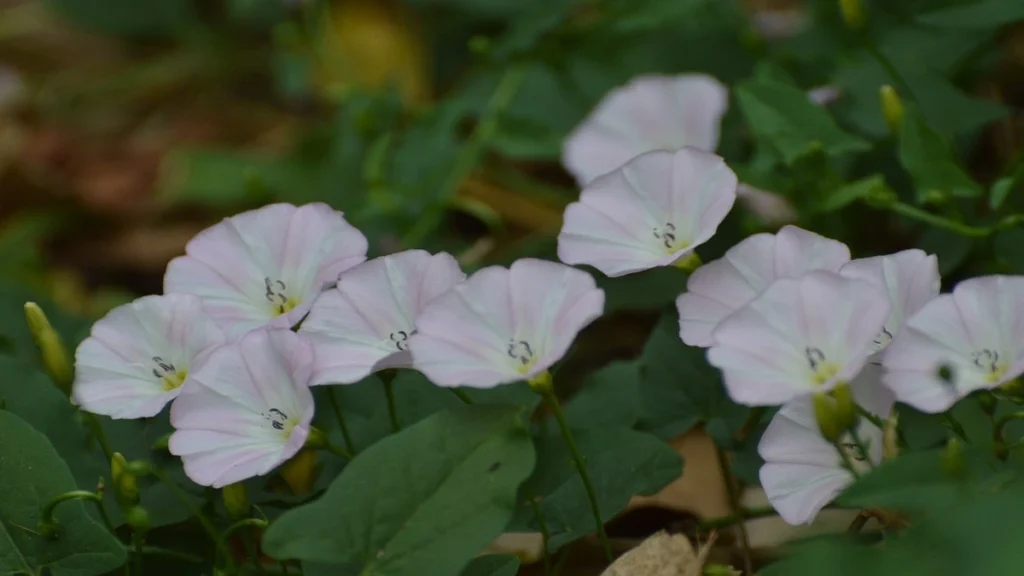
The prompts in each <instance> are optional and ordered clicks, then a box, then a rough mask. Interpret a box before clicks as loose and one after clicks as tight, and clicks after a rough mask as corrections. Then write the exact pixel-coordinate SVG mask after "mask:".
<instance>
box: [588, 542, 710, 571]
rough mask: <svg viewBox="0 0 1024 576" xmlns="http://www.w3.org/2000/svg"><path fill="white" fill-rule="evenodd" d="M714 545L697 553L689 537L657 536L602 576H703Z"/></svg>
mask: <svg viewBox="0 0 1024 576" xmlns="http://www.w3.org/2000/svg"><path fill="white" fill-rule="evenodd" d="M711 544H712V541H708V542H707V543H706V544H704V546H702V547H701V549H700V550H699V551H696V550H694V549H693V545H692V544H690V540H689V538H687V537H686V536H684V535H682V534H668V533H666V532H658V533H657V534H655V535H653V536H651V537H650V538H648V539H646V540H644V541H643V542H642V543H641V544H640V545H639V546H637V547H636V548H634V549H632V550H630V551H629V552H626V553H625V554H623V555H622V556H620V557H619V558H618V559H617V560H616V561H615V563H613V564H612V565H611V566H609V567H608V569H607V570H605V571H604V572H603V573H602V574H601V576H700V574H701V572H702V571H703V568H704V561H705V560H706V559H707V554H708V551H709V550H710V549H711Z"/></svg>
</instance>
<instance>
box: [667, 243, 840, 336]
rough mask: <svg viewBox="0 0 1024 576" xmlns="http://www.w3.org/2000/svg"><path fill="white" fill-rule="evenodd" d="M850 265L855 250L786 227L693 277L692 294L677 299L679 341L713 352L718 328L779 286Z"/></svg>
mask: <svg viewBox="0 0 1024 576" xmlns="http://www.w3.org/2000/svg"><path fill="white" fill-rule="evenodd" d="M849 260H850V249H849V248H847V247H846V245H845V244H843V243H842V242H837V241H835V240H830V239H828V238H825V237H824V236H820V235H818V234H815V233H814V232H809V231H807V230H803V229H801V228H797V227H796V226H785V227H783V228H782V229H781V230H779V232H778V233H777V234H775V235H774V236H773V235H771V234H755V235H753V236H750V237H749V238H747V239H745V240H743V241H742V242H740V243H739V244H737V245H735V246H733V247H732V248H730V249H729V250H728V251H727V252H726V253H725V256H723V257H722V258H720V259H718V260H715V261H713V262H710V263H708V264H706V265H704V266H701V267H700V268H698V269H697V270H695V271H694V272H693V274H691V275H690V278H689V280H687V284H686V289H687V291H686V292H685V293H683V294H681V295H680V296H679V298H677V299H676V308H677V310H678V311H679V336H680V338H682V340H683V342H685V343H686V344H688V345H690V346H701V347H705V348H706V347H708V346H711V345H712V344H713V343H714V340H713V339H712V332H713V331H714V329H715V327H716V326H718V324H719V323H720V322H721V321H722V320H724V319H725V318H726V317H727V316H729V315H730V314H732V313H733V312H735V311H736V310H739V309H740V308H742V307H743V306H746V305H747V304H749V303H750V302H751V301H752V300H754V298H756V297H757V296H758V295H760V294H761V293H762V292H764V291H765V290H767V289H768V287H769V286H771V284H772V283H773V282H775V280H777V279H779V278H799V277H801V276H803V275H804V274H806V273H808V272H810V271H812V270H828V271H837V270H839V268H840V267H841V266H842V265H843V264H845V263H846V262H848V261H849Z"/></svg>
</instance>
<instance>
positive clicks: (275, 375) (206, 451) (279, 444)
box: [169, 329, 314, 488]
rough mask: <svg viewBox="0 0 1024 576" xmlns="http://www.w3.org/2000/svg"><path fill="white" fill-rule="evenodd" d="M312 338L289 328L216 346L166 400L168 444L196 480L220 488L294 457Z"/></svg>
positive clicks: (302, 431)
mask: <svg viewBox="0 0 1024 576" xmlns="http://www.w3.org/2000/svg"><path fill="white" fill-rule="evenodd" d="M313 357H314V352H313V346H312V344H311V343H310V342H309V341H307V340H306V339H305V338H303V337H301V336H299V335H297V334H295V333H294V332H292V331H291V330H281V329H278V330H259V331H254V332H250V333H249V334H246V335H245V336H243V337H242V338H241V339H240V340H238V341H237V342H234V343H231V344H227V345H225V346H221V347H220V348H218V349H217V350H215V351H214V352H213V353H212V354H211V355H210V358H209V360H207V362H206V363H205V364H204V365H203V366H202V367H201V368H200V369H199V370H197V371H196V372H194V373H193V374H192V375H191V376H190V377H189V379H188V381H187V382H186V383H185V386H184V389H183V390H182V393H181V395H180V396H178V398H177V400H175V401H174V404H173V405H172V406H171V425H173V426H174V428H175V431H174V433H173V434H172V435H171V439H170V444H169V449H170V451H171V453H172V454H174V455H176V456H180V457H181V460H182V462H183V463H184V465H185V473H186V474H187V475H188V477H189V478H191V479H192V480H193V481H195V482H196V483H197V484H201V485H203V486H213V487H214V488H222V487H224V486H227V485H228V484H233V483H235V482H239V481H242V480H245V479H246V478H251V477H253V476H261V475H263V474H266V473H267V472H270V471H271V470H273V469H274V468H275V467H277V466H278V465H279V464H281V463H282V462H284V461H285V460H288V459H289V458H291V457H292V456H294V455H295V454H296V453H297V452H298V451H299V449H300V448H302V446H303V444H304V443H305V442H306V438H307V437H308V436H309V430H310V422H311V421H312V419H313V394H312V393H311V392H310V390H309V382H310V377H311V376H312V373H313V362H314V359H313Z"/></svg>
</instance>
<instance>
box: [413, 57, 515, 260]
mask: <svg viewBox="0 0 1024 576" xmlns="http://www.w3.org/2000/svg"><path fill="white" fill-rule="evenodd" d="M526 71H527V68H526V66H525V65H523V64H517V65H514V66H512V67H511V68H509V69H508V71H506V72H505V75H504V76H502V78H501V80H500V81H499V82H498V86H497V87H495V89H494V92H493V93H492V94H491V99H490V100H489V101H488V102H487V107H486V108H484V111H483V113H482V114H481V116H480V120H479V122H477V125H476V128H475V129H474V130H473V133H472V134H470V136H469V138H467V139H466V141H465V142H464V143H463V145H462V149H461V150H460V151H459V155H458V156H457V157H456V158H455V162H454V163H453V164H452V169H451V171H449V172H448V176H447V178H445V180H444V183H443V184H442V185H441V187H440V190H438V193H437V197H438V198H441V199H443V200H446V201H447V200H448V199H450V198H451V197H452V196H454V195H455V193H456V192H457V191H458V187H459V185H460V184H462V182H463V180H465V179H466V177H467V176H469V173H470V171H472V170H473V168H474V167H475V166H476V165H477V163H478V162H479V161H480V158H481V157H482V156H483V152H484V147H485V145H486V144H487V142H488V141H490V140H491V139H492V138H493V137H494V135H495V134H496V133H497V131H498V120H499V119H500V117H501V114H502V113H503V112H504V111H505V109H507V108H508V107H509V105H510V104H512V100H513V99H515V96H516V94H517V93H518V92H519V88H520V87H521V86H522V85H523V81H524V80H525V79H526ZM444 210H445V207H444V206H443V205H437V204H435V205H433V206H432V207H430V208H428V209H427V211H426V213H425V214H424V215H422V216H421V217H420V219H419V220H418V221H417V222H416V225H415V226H413V227H412V229H411V230H409V232H408V233H406V235H405V236H404V237H403V238H402V245H403V246H419V245H420V244H422V243H423V240H424V239H425V238H426V237H427V235H428V234H430V232H431V231H432V230H434V229H435V228H436V227H437V225H438V223H439V222H440V221H441V218H443V217H444Z"/></svg>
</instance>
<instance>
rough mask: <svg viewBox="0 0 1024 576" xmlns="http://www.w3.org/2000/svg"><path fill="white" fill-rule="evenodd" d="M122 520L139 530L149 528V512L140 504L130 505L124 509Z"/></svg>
mask: <svg viewBox="0 0 1024 576" xmlns="http://www.w3.org/2000/svg"><path fill="white" fill-rule="evenodd" d="M124 521H125V522H127V523H128V525H129V526H131V527H132V528H134V529H135V530H138V531H140V532H145V531H146V530H149V527H150V523H149V512H146V509H145V508H143V507H142V506H132V507H131V508H128V509H127V510H125V511H124Z"/></svg>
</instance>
